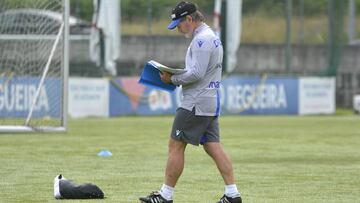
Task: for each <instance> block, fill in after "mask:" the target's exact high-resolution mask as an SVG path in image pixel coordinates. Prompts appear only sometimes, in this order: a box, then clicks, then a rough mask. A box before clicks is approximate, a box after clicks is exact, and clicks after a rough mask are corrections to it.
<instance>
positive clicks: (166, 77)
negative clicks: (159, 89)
mask: <svg viewBox="0 0 360 203" xmlns="http://www.w3.org/2000/svg"><path fill="white" fill-rule="evenodd" d="M171 76H172V74H171V73H168V72H165V71H164V72H160V78H161V81H163V83H166V84H171Z"/></svg>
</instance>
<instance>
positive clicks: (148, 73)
mask: <svg viewBox="0 0 360 203" xmlns="http://www.w3.org/2000/svg"><path fill="white" fill-rule="evenodd" d="M139 83H141V84H143V85H146V86H150V87H153V88H156V89H161V90H165V91H174V90H175V89H176V86H175V85H172V84H166V83H163V82H162V81H161V78H160V70H159V69H157V68H156V67H155V66H154V65H153V64H152V63H149V62H147V63H146V64H145V66H144V70H143V72H142V73H141V76H140V80H139Z"/></svg>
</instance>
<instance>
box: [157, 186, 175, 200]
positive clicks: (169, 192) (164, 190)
mask: <svg viewBox="0 0 360 203" xmlns="http://www.w3.org/2000/svg"><path fill="white" fill-rule="evenodd" d="M159 193H160V195H161V196H162V197H163V198H165V199H166V200H172V196H173V194H174V188H173V187H170V186H168V185H165V184H163V186H162V187H161V189H160V191H159Z"/></svg>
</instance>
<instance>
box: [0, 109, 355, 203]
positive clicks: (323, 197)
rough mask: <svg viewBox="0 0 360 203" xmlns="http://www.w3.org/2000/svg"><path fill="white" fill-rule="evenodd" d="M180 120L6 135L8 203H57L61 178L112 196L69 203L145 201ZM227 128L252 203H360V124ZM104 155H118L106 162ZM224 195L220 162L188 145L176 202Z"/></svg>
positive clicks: (250, 121)
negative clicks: (103, 152)
mask: <svg viewBox="0 0 360 203" xmlns="http://www.w3.org/2000/svg"><path fill="white" fill-rule="evenodd" d="M172 118H173V117H172V116H169V117H161V116H160V117H121V118H114V119H80V120H71V121H70V122H69V131H68V133H66V134H16V135H6V134H4V135H0V153H1V156H0V163H1V166H0V202H58V201H56V200H55V199H54V197H53V178H54V177H55V176H56V175H58V174H60V173H61V174H63V175H64V176H65V177H67V178H68V179H73V180H74V181H76V182H77V183H84V182H92V183H95V184H97V185H98V186H99V187H100V188H101V189H102V190H103V191H104V193H105V195H106V199H104V200H92V201H66V202H124V203H126V202H128V203H134V202H138V200H137V198H138V196H141V195H145V194H147V193H149V192H151V191H152V190H156V189H158V188H159V187H160V186H161V185H162V183H163V170H164V166H165V161H166V156H167V154H166V153H167V146H166V145H167V139H168V134H169V130H170V127H171V124H172ZM220 125H221V134H222V142H223V145H224V146H225V149H226V151H227V152H228V153H229V155H230V156H231V158H232V161H233V164H234V170H235V174H236V178H237V183H238V187H239V188H240V190H241V192H242V196H243V199H244V202H245V203H248V202H256V203H257V202H259V203H266V202H285V203H288V202H326V203H328V202H334V203H335V202H336V203H338V202H359V199H360V190H359V188H360V117H359V116H353V115H335V116H303V117H297V116H224V117H221V119H220ZM102 149H108V150H110V151H111V152H112V153H113V156H112V157H98V156H97V153H98V152H99V151H100V150H102ZM222 194H223V183H222V179H221V178H220V175H219V174H218V172H217V169H216V167H215V165H214V164H213V162H212V160H211V159H210V158H209V157H208V156H206V154H205V153H204V151H203V150H202V148H201V147H193V146H189V147H188V148H187V152H186V166H185V169H184V173H183V175H182V177H181V179H180V181H179V182H178V185H177V187H176V191H175V197H174V202H177V203H204V202H205V203H207V202H209V203H214V202H216V200H217V199H218V198H219V197H220V196H221V195H222Z"/></svg>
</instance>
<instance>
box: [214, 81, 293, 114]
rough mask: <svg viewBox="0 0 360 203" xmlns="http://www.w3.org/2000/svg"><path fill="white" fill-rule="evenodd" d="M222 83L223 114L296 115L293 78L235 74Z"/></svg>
mask: <svg viewBox="0 0 360 203" xmlns="http://www.w3.org/2000/svg"><path fill="white" fill-rule="evenodd" d="M221 86H222V91H221V92H222V95H221V96H222V97H221V98H222V99H221V101H222V102H221V103H222V108H221V109H222V111H221V113H222V114H297V111H298V109H297V106H298V87H297V79H296V78H289V77H287V78H282V77H271V78H268V77H266V76H264V77H235V76H234V77H229V78H226V79H225V80H223V82H222V85H221Z"/></svg>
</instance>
